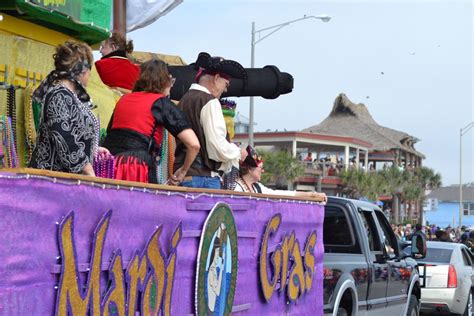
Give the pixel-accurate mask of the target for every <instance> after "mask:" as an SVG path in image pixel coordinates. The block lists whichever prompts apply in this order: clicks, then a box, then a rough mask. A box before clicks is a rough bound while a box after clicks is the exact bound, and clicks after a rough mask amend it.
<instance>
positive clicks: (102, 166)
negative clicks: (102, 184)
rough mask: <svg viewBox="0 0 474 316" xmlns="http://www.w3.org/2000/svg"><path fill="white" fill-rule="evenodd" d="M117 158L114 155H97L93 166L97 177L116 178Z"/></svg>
mask: <svg viewBox="0 0 474 316" xmlns="http://www.w3.org/2000/svg"><path fill="white" fill-rule="evenodd" d="M114 166H115V158H114V156H109V157H106V158H100V157H99V155H96V156H95V158H94V163H93V168H94V173H95V176H96V177H99V178H108V179H114V178H115V170H114Z"/></svg>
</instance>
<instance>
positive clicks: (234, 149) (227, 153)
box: [189, 83, 241, 176]
mask: <svg viewBox="0 0 474 316" xmlns="http://www.w3.org/2000/svg"><path fill="white" fill-rule="evenodd" d="M189 89H190V90H191V89H194V90H200V91H203V92H205V93H208V94H211V92H210V91H209V90H208V89H207V88H206V87H203V86H201V85H199V84H197V83H193V84H192V85H191V87H190V88H189ZM200 123H201V126H202V129H203V131H204V136H205V137H206V150H207V154H208V155H209V158H210V159H212V160H215V161H219V162H221V166H220V168H219V170H222V171H224V173H228V172H229V171H230V170H231V169H232V166H234V167H236V168H239V161H240V157H241V155H240V148H239V147H238V146H237V145H235V144H233V143H229V142H228V141H227V139H226V138H225V137H226V135H227V128H226V125H225V120H224V115H223V114H222V107H221V103H220V102H219V100H218V99H217V98H214V99H212V100H210V101H209V102H207V103H206V105H204V107H203V108H202V110H201V122H200ZM211 175H212V176H216V175H217V174H216V173H214V172H212V173H211Z"/></svg>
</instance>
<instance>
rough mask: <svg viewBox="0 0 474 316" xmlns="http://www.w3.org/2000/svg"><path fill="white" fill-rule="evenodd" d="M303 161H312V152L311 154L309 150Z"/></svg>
mask: <svg viewBox="0 0 474 316" xmlns="http://www.w3.org/2000/svg"><path fill="white" fill-rule="evenodd" d="M304 161H309V162H312V161H313V154H312V153H311V152H309V153H308V154H307V155H306V158H305V159H304Z"/></svg>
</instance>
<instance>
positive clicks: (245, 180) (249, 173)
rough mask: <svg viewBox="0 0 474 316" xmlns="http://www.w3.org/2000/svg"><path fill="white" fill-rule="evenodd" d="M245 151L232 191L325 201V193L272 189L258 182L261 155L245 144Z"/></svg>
mask: <svg viewBox="0 0 474 316" xmlns="http://www.w3.org/2000/svg"><path fill="white" fill-rule="evenodd" d="M247 153H248V155H247V158H245V160H244V161H243V162H242V163H241V164H240V169H239V177H238V178H237V181H236V186H235V189H234V191H238V192H249V193H263V194H272V195H289V196H297V197H304V198H321V199H322V200H323V201H324V202H326V201H327V197H326V194H325V193H318V192H300V191H287V190H273V189H270V188H267V187H266V186H264V185H263V184H262V183H260V178H261V176H262V173H263V172H264V169H263V159H262V157H260V156H259V155H258V154H257V152H256V151H255V149H253V148H252V147H250V146H247Z"/></svg>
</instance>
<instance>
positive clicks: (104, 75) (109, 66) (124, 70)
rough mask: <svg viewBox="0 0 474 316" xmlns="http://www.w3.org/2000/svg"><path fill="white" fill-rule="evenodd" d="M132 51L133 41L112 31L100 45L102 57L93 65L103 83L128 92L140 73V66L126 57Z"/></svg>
mask: <svg viewBox="0 0 474 316" xmlns="http://www.w3.org/2000/svg"><path fill="white" fill-rule="evenodd" d="M132 52H133V43H132V41H128V42H127V40H126V39H125V37H124V36H123V35H122V34H121V33H116V32H114V33H112V35H111V36H110V38H108V39H107V40H105V41H104V42H103V43H102V45H101V46H100V53H101V54H102V58H101V59H100V60H98V61H96V62H95V67H96V69H97V72H98V73H99V76H100V79H101V80H102V82H103V83H105V84H106V85H107V86H109V87H111V88H118V89H119V90H120V91H122V92H125V93H129V92H130V90H132V88H133V85H134V84H135V82H136V81H137V79H138V76H139V75H140V67H139V66H138V65H135V64H134V63H132V62H131V61H130V60H129V59H128V55H130V54H131V53H132Z"/></svg>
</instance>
